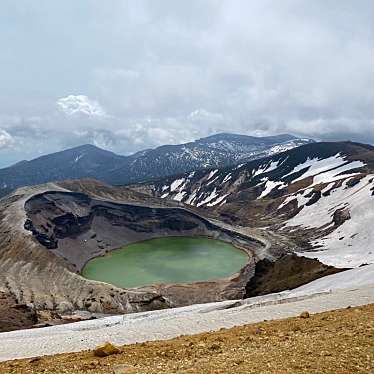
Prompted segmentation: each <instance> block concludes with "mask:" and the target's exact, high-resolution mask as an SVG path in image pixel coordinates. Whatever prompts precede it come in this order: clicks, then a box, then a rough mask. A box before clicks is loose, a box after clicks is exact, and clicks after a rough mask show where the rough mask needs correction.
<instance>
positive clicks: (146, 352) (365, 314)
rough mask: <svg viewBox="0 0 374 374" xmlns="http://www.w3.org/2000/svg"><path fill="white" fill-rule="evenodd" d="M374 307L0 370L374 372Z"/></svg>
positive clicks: (18, 363)
mask: <svg viewBox="0 0 374 374" xmlns="http://www.w3.org/2000/svg"><path fill="white" fill-rule="evenodd" d="M373 372H374V304H371V305H368V306H364V307H359V308H347V309H342V310H338V311H333V312H327V313H321V314H316V315H312V316H310V318H301V317H297V318H289V319H286V320H281V321H267V322H262V323H257V324H253V325H247V326H243V327H237V328H233V329H227V330H221V331H218V332H213V333H206V334H200V335H195V336H190V337H181V338H177V339H173V340H169V341H160V342H152V343H142V344H135V345H130V346H124V347H122V348H121V353H119V354H116V355H112V356H109V357H105V358H99V357H95V356H94V354H93V352H92V351H85V352H81V353H70V354H60V355H56V356H49V357H41V358H36V359H27V360H19V361H8V362H3V363H0V373H2V374H6V373H14V374H18V373H19V374H21V373H22V374H27V373H58V374H62V373H71V374H73V373H74V374H80V373H92V374H96V373H98V374H99V373H114V374H122V373H373Z"/></svg>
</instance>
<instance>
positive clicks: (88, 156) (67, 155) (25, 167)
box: [0, 134, 311, 196]
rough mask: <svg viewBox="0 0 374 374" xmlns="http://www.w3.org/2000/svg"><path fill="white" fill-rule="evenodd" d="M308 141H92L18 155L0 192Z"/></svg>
mask: <svg viewBox="0 0 374 374" xmlns="http://www.w3.org/2000/svg"><path fill="white" fill-rule="evenodd" d="M308 142H311V140H309V139H299V138H296V137H294V136H291V135H279V136H274V137H262V138H256V137H250V136H244V135H234V134H218V135H214V136H211V137H208V138H203V139H199V140H197V141H195V142H191V143H186V144H180V145H166V146H162V147H158V148H155V149H149V150H145V151H142V152H138V153H136V154H134V155H131V156H120V155H117V154H115V153H112V152H108V151H105V150H103V149H100V148H97V147H95V146H93V145H84V146H80V147H76V148H73V149H68V150H64V151H62V152H57V153H53V154H50V155H46V156H42V157H39V158H37V159H35V160H31V161H23V162H20V163H17V164H15V165H13V166H11V167H8V168H4V169H1V170H0V196H4V195H5V194H7V193H8V192H10V191H12V190H14V189H15V188H17V187H20V186H27V185H36V184H41V183H46V182H51V181H58V180H65V179H81V178H87V177H89V178H95V179H99V180H102V181H105V182H108V183H111V184H117V185H120V184H126V183H129V182H137V181H140V180H150V179H152V178H156V177H161V176H166V175H172V174H176V173H181V172H185V171H189V170H194V169H201V168H209V167H213V166H223V165H230V164H233V163H235V162H237V161H238V160H242V159H245V160H248V159H253V158H256V157H262V156H264V155H268V154H275V153H279V152H281V151H284V150H286V149H290V148H294V147H297V146H299V145H302V144H305V143H308Z"/></svg>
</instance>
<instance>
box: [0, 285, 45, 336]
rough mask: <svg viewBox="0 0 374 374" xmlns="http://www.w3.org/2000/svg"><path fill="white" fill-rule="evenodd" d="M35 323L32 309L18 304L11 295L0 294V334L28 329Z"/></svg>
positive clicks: (36, 319) (35, 316)
mask: <svg viewBox="0 0 374 374" xmlns="http://www.w3.org/2000/svg"><path fill="white" fill-rule="evenodd" d="M37 321H38V318H37V315H36V313H35V312H34V311H33V310H32V309H30V308H29V307H28V306H26V305H22V304H19V303H18V302H17V300H16V298H15V297H13V296H12V295H9V294H6V293H3V292H0V332H5V331H13V330H19V329H26V328H30V327H32V326H33V325H34V324H35V323H37Z"/></svg>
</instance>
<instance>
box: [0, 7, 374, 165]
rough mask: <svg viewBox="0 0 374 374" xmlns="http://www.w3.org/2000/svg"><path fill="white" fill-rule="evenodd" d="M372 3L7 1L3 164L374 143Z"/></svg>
mask: <svg viewBox="0 0 374 374" xmlns="http://www.w3.org/2000/svg"><path fill="white" fill-rule="evenodd" d="M373 19H374V3H373V1H372V0H355V1H353V0H313V1H311V0H282V1H278V0H272V1H271V0H251V1H248V0H227V1H226V0H189V1H175V0H148V1H147V0H136V1H126V0H108V1H102V0H79V1H77V0H64V1H50V0H17V1H14V0H1V2H0V43H1V53H0V166H4V165H8V164H10V163H12V162H15V161H18V160H20V159H30V158H33V157H36V156H38V155H40V154H44V153H48V152H52V151H57V150H61V149H63V148H66V147H72V146H75V145H79V144H84V143H92V144H96V145H98V146H101V147H104V148H107V149H111V150H113V151H116V152H119V153H122V154H127V153H131V152H134V151H137V150H140V149H143V148H149V147H154V146H157V145H160V144H165V143H179V142H185V141H189V140H192V139H195V138H198V137H202V136H206V135H209V134H212V133H216V132H222V131H225V132H237V133H243V134H255V135H256V134H257V135H267V134H275V133H284V132H291V133H294V134H300V135H303V136H310V137H315V138H318V139H326V140H327V139H328V140H341V139H344V140H345V139H352V140H358V141H364V142H367V143H369V142H371V143H374V22H373Z"/></svg>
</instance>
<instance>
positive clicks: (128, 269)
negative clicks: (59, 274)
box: [82, 237, 249, 288]
mask: <svg viewBox="0 0 374 374" xmlns="http://www.w3.org/2000/svg"><path fill="white" fill-rule="evenodd" d="M248 260H249V259H248V255H247V254H246V253H245V252H244V251H242V250H240V249H238V248H236V247H234V246H233V245H232V244H230V243H226V242H223V241H220V240H213V239H208V238H192V237H168V238H157V239H151V240H146V241H143V242H139V243H134V244H130V245H127V246H124V247H123V248H121V249H117V250H114V251H111V252H109V253H107V254H106V255H105V256H101V257H96V258H94V259H92V260H90V261H89V262H88V263H87V264H86V266H85V267H84V268H83V271H82V275H83V276H84V277H85V278H88V279H93V280H97V281H102V282H107V283H111V284H114V285H116V286H119V287H123V288H130V287H139V286H145V285H149V284H160V283H190V282H195V281H210V280H214V279H219V278H224V277H228V276H230V275H232V274H234V273H236V272H238V271H239V270H240V269H241V268H242V267H244V266H245V265H246V264H247V262H248Z"/></svg>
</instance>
